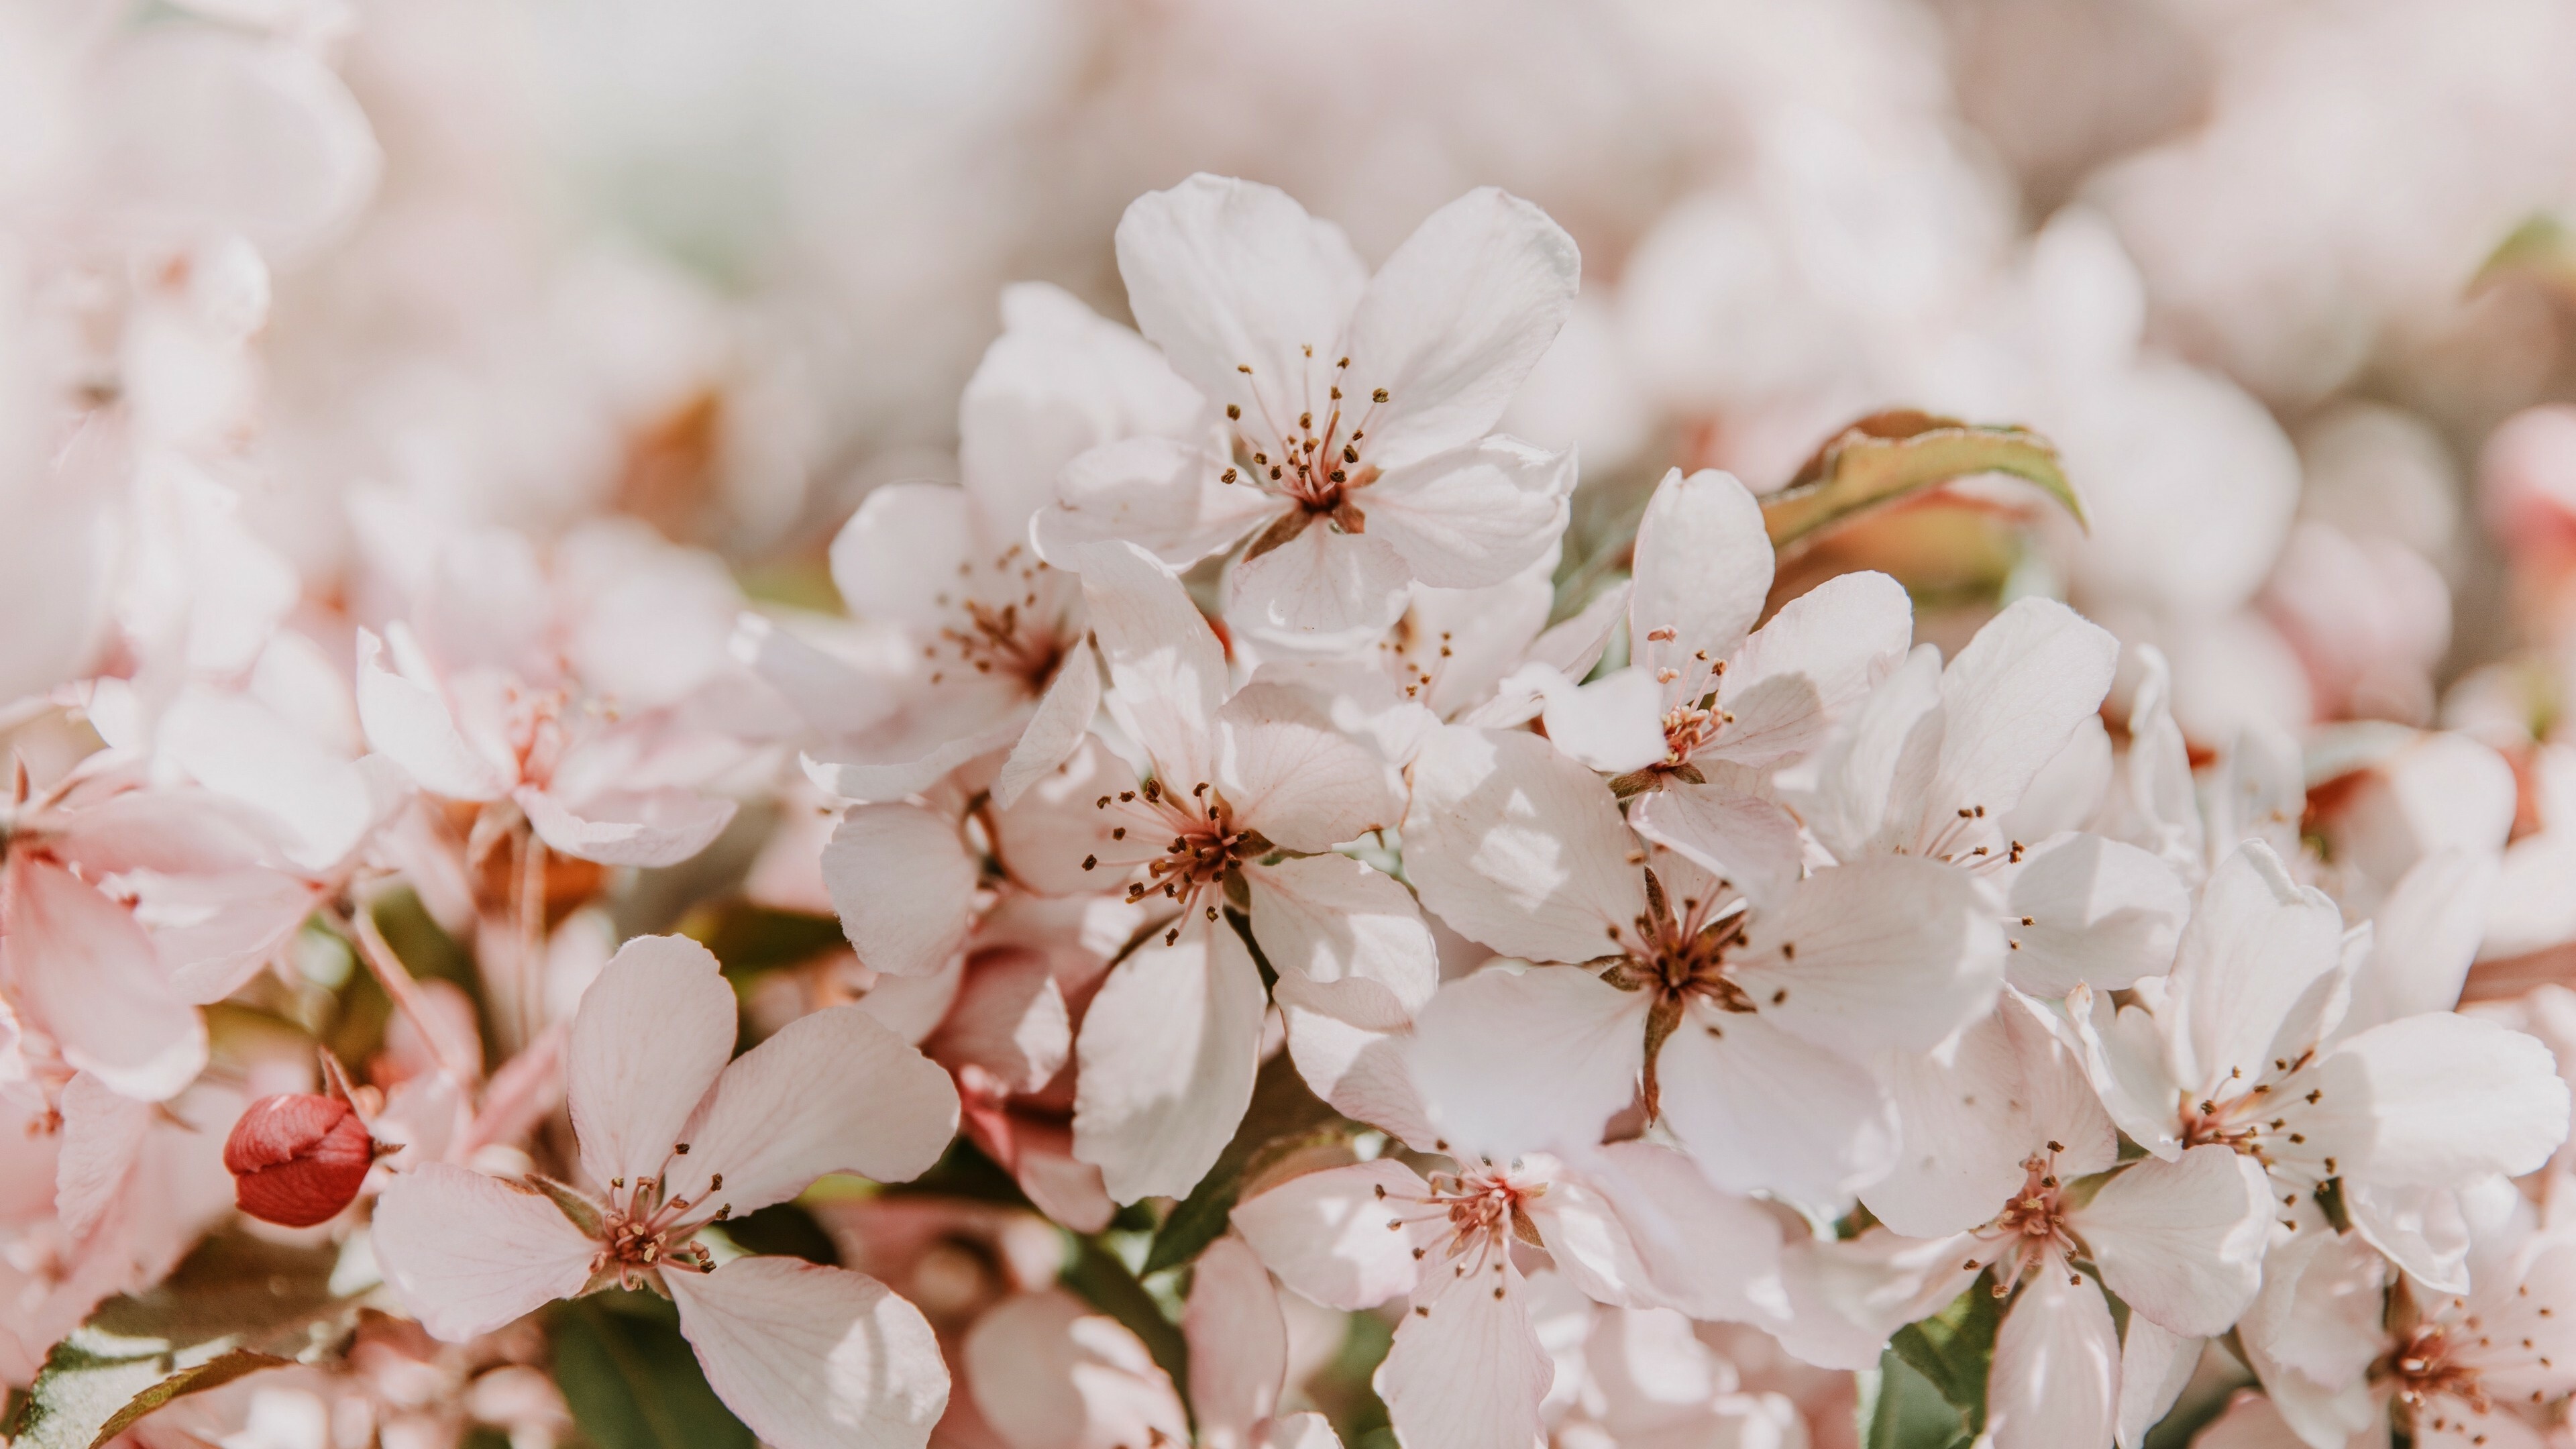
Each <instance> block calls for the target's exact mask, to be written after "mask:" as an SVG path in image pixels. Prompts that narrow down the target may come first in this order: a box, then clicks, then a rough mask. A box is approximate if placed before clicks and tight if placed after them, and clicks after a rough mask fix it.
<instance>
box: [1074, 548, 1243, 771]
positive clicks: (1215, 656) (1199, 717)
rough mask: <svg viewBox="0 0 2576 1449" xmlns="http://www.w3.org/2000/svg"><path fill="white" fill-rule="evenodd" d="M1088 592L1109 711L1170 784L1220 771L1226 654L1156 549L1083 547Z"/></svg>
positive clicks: (1079, 558)
mask: <svg viewBox="0 0 2576 1449" xmlns="http://www.w3.org/2000/svg"><path fill="white" fill-rule="evenodd" d="M1071 563H1072V566H1073V567H1075V568H1078V569H1080V570H1081V571H1082V598H1083V602H1084V604H1085V606H1086V607H1087V608H1088V609H1089V610H1090V614H1091V628H1092V634H1093V637H1095V638H1096V639H1098V640H1099V642H1100V653H1101V657H1103V658H1104V659H1106V660H1107V661H1108V663H1109V681H1110V685H1111V688H1112V693H1111V694H1110V696H1109V699H1108V705H1109V712H1110V713H1111V714H1112V715H1113V716H1115V717H1116V719H1117V720H1118V723H1119V725H1120V726H1121V727H1122V728H1124V729H1125V730H1126V731H1127V733H1128V734H1129V735H1131V736H1133V737H1134V738H1135V740H1136V742H1137V743H1138V744H1141V745H1143V746H1144V747H1145V753H1146V754H1148V755H1150V756H1152V757H1153V760H1154V765H1155V768H1156V769H1157V770H1158V771H1159V772H1160V773H1161V774H1162V775H1163V777H1164V781H1165V783H1166V784H1170V783H1172V782H1175V781H1180V782H1186V783H1190V784H1195V783H1196V782H1198V781H1200V780H1206V779H1211V778H1213V776H1214V766H1215V763H1216V762H1215V760H1214V758H1213V757H1212V753H1211V752H1212V740H1213V737H1214V732H1215V728H1216V711H1217V706H1218V705H1220V704H1223V703H1224V702H1225V697H1226V692H1227V690H1226V686H1227V679H1226V669H1225V651H1224V649H1223V648H1222V647H1220V646H1219V645H1218V643H1217V639H1216V635H1215V633H1214V632H1213V631H1211V630H1210V629H1209V628H1208V624H1207V620H1206V618H1205V617H1204V616H1202V615H1201V614H1200V613H1199V611H1198V606H1197V605H1196V604H1193V603H1191V602H1190V596H1189V595H1188V594H1187V593H1185V592H1183V590H1182V588H1181V581H1180V580H1179V579H1176V578H1174V577H1172V575H1171V573H1170V572H1169V571H1168V570H1166V569H1165V568H1164V567H1163V566H1162V565H1161V564H1159V563H1157V562H1155V561H1154V559H1153V557H1152V556H1151V555H1150V554H1147V553H1145V552H1144V551H1143V550H1141V549H1139V548H1137V547H1136V546H1135V545H1133V544H1124V543H1104V544H1095V545H1092V546H1090V547H1088V548H1085V549H1082V550H1081V551H1080V552H1079V553H1078V554H1076V555H1075V557H1074V558H1073V559H1072V561H1071Z"/></svg>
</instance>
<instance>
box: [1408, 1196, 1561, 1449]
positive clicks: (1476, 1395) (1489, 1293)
mask: <svg viewBox="0 0 2576 1449" xmlns="http://www.w3.org/2000/svg"><path fill="white" fill-rule="evenodd" d="M1389 1236H1393V1234H1389ZM1497 1265H1498V1266H1500V1267H1502V1268H1503V1269H1504V1270H1505V1271H1503V1272H1499V1273H1497V1272H1491V1271H1487V1272H1478V1273H1466V1274H1451V1273H1448V1272H1441V1273H1437V1274H1434V1275H1433V1281H1432V1283H1431V1284H1430V1285H1429V1291H1428V1292H1427V1293H1424V1294H1418V1295H1416V1302H1415V1303H1414V1306H1413V1309H1412V1311H1411V1312H1408V1313H1407V1314H1405V1316H1404V1320H1403V1322H1401V1323H1399V1324H1397V1325H1396V1330H1395V1346H1394V1347H1393V1348H1392V1349H1390V1350H1388V1352H1387V1356H1386V1361H1385V1362H1384V1363H1381V1364H1379V1365H1378V1369H1377V1375H1376V1379H1375V1383H1376V1386H1377V1392H1378V1397H1379V1398H1381V1399H1384V1400H1385V1401H1386V1409H1387V1416H1388V1417H1389V1418H1390V1419H1392V1420H1394V1423H1395V1432H1396V1433H1397V1434H1398V1435H1399V1436H1401V1438H1402V1440H1403V1442H1404V1443H1405V1444H1406V1445H1407V1446H1408V1449H1535V1446H1536V1445H1537V1444H1538V1442H1539V1414H1538V1406H1539V1401H1540V1400H1542V1399H1544V1398H1545V1397H1546V1396H1547V1390H1548V1385H1549V1384H1550V1383H1552V1382H1553V1381H1554V1380H1555V1377H1556V1365H1555V1362H1554V1361H1553V1360H1551V1359H1550V1358H1549V1357H1548V1354H1547V1350H1546V1349H1545V1348H1543V1347H1542V1346H1540V1343H1539V1338H1538V1333H1537V1331H1536V1330H1535V1329H1533V1328H1532V1327H1531V1326H1530V1296H1531V1290H1530V1285H1529V1284H1528V1283H1527V1282H1526V1281H1524V1280H1523V1279H1522V1278H1521V1275H1520V1273H1519V1272H1518V1271H1516V1270H1513V1269H1511V1267H1510V1265H1509V1263H1508V1261H1503V1260H1498V1264H1497ZM1426 1310H1427V1311H1426Z"/></svg>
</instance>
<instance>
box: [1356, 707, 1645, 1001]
mask: <svg viewBox="0 0 2576 1449" xmlns="http://www.w3.org/2000/svg"><path fill="white" fill-rule="evenodd" d="M1634 840H1635V837H1634V836H1633V835H1632V834H1631V833H1630V832H1629V830H1628V827H1627V823H1626V822H1625V821H1623V820H1621V819H1620V818H1619V807H1618V804H1617V802H1615V801H1614V800H1612V799H1611V797H1610V791H1609V789H1608V788H1607V787H1605V786H1604V785H1603V784H1602V783H1601V780H1600V778H1599V777H1598V776H1596V775H1594V774H1593V773H1592V772H1591V771H1589V770H1587V769H1585V768H1583V766H1581V765H1579V764H1577V763H1576V762H1574V761H1573V760H1571V759H1568V758H1566V756H1565V755H1564V754H1562V753H1561V752H1559V751H1558V750H1557V749H1556V748H1555V747H1554V746H1552V745H1550V744H1549V743H1548V742H1547V741H1545V740H1543V739H1540V738H1538V737H1537V736H1536V735H1530V734H1518V733H1514V734H1504V733H1497V732H1494V731H1488V730H1471V729H1463V728H1456V727H1451V728H1446V729H1442V730H1439V731H1437V732H1435V733H1433V734H1432V735H1431V736H1430V737H1429V738H1428V739H1426V740H1425V741H1424V742H1423V745H1422V749H1421V751H1420V753H1419V754H1417V755H1416V756H1415V757H1414V761H1413V803H1412V805H1411V807H1410V808H1409V809H1408V810H1407V811H1406V813H1405V817H1404V854H1405V861H1404V865H1405V876H1406V878H1407V879H1408V880H1410V881H1411V882H1412V883H1413V888H1414V889H1415V890H1417V891H1419V892H1421V895H1422V901H1423V904H1425V905H1427V906H1429V907H1430V908H1431V909H1432V910H1434V911H1436V912H1438V913H1439V914H1440V917H1441V919H1443V920H1445V921H1447V922H1448V923H1449V924H1450V925H1451V926H1452V927H1455V928H1456V929H1457V930H1458V931H1459V933H1460V934H1462V935H1465V936H1469V937H1471V938H1473V939H1475V940H1478V941H1481V942H1483V943H1484V944H1486V945H1488V946H1491V947H1493V948H1494V949H1495V950H1497V951H1501V952H1504V953H1505V954H1507V955H1514V956H1525V957H1528V958H1529V959H1531V960H1534V961H1588V960H1591V959H1592V958H1593V957H1595V956H1599V955H1601V954H1602V953H1603V952H1604V951H1606V950H1608V949H1609V941H1608V932H1609V928H1611V927H1613V926H1622V925H1625V924H1626V923H1627V922H1629V921H1631V920H1633V919H1634V918H1635V917H1636V916H1637V915H1639V914H1640V913H1641V912H1643V911H1644V910H1645V908H1646V888H1645V883H1644V881H1643V879H1642V878H1641V877H1640V876H1639V874H1638V872H1637V869H1636V867H1635V866H1633V865H1631V864H1629V862H1628V860H1627V857H1628V855H1629V853H1630V852H1632V851H1634V850H1635V848H1636V847H1635V844H1634Z"/></svg>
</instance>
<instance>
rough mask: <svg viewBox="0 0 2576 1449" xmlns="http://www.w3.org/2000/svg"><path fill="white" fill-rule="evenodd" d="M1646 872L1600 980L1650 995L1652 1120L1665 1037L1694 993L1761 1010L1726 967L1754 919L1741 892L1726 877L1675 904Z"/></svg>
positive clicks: (1646, 1083) (1658, 1111) (1783, 993)
mask: <svg viewBox="0 0 2576 1449" xmlns="http://www.w3.org/2000/svg"><path fill="white" fill-rule="evenodd" d="M1657 848H1658V849H1661V848H1662V847H1660V846H1659V847H1657ZM1645 877H1646V909H1645V912H1644V913H1643V914H1641V915H1639V916H1637V917H1636V918H1635V919H1634V920H1632V921H1631V922H1629V925H1628V928H1627V929H1624V930H1623V929H1621V928H1620V927H1618V926H1611V927H1609V928H1608V929H1609V936H1610V942H1611V945H1612V947H1613V949H1614V952H1615V954H1616V955H1617V956H1618V957H1619V958H1620V959H1618V960H1617V961H1616V962H1615V963H1614V964H1613V965H1611V967H1610V968H1609V969H1608V970H1606V971H1604V972H1602V973H1601V979H1602V980H1604V981H1607V982H1609V983H1610V984H1611V985H1613V986H1616V987H1618V988H1619V989H1620V990H1622V991H1645V992H1651V993H1652V994H1653V997H1654V1004H1653V1005H1651V1006H1649V1007H1648V1008H1647V1009H1646V1049H1645V1058H1646V1065H1645V1071H1644V1073H1643V1077H1642V1081H1641V1087H1642V1091H1643V1094H1644V1100H1645V1108H1646V1116H1647V1119H1648V1120H1650V1121H1651V1120H1653V1119H1655V1118H1657V1117H1660V1116H1661V1115H1663V1080H1662V1077H1661V1075H1660V1071H1659V1065H1658V1064H1659V1063H1660V1062H1661V1060H1662V1058H1663V1054H1664V1043H1665V1042H1666V1041H1668V1040H1670V1039H1671V1037H1672V1034H1673V1033H1674V1032H1675V1031H1677V1030H1679V1029H1680V1027H1681V1024H1682V1017H1683V1016H1684V1014H1685V1012H1686V1011H1687V1009H1688V1007H1689V1005H1690V1003H1691V1002H1692V1001H1693V1000H1697V1001H1699V1002H1701V1003H1702V1004H1704V1005H1706V1006H1708V1007H1711V1008H1713V1009H1715V1010H1718V1011H1724V1012H1751V1011H1759V1010H1761V1003H1759V1002H1757V1001H1755V1000H1754V999H1753V995H1752V993H1750V992H1748V991H1746V990H1745V989H1744V986H1743V983H1741V982H1739V981H1737V980H1736V979H1735V978H1734V977H1733V976H1732V975H1731V974H1729V972H1728V970H1727V953H1728V952H1729V951H1731V950H1733V949H1734V948H1735V947H1736V946H1738V945H1740V944H1742V943H1743V940H1744V934H1745V929H1746V927H1747V926H1749V925H1750V924H1751V921H1752V912H1751V910H1750V909H1749V908H1748V907H1747V906H1746V904H1745V901H1744V898H1743V897H1742V896H1739V895H1736V894H1734V893H1733V891H1732V890H1731V889H1730V887H1729V885H1728V883H1727V882H1726V881H1723V880H1721V881H1718V882H1717V883H1716V890H1715V892H1714V893H1713V894H1711V895H1710V896H1709V897H1708V898H1707V899H1701V898H1700V897H1697V896H1684V897H1682V898H1681V900H1680V902H1679V909H1678V910H1676V909H1675V902H1673V901H1672V900H1671V899H1670V898H1668V897H1667V896H1666V895H1665V893H1664V883H1663V881H1662V879H1661V878H1659V877H1658V876H1657V875H1656V874H1655V872H1654V871H1653V870H1652V869H1648V870H1647V871H1646V872H1645ZM1782 949H1783V950H1794V949H1795V948H1793V947H1786V946H1784V947H1783V948H1782ZM1787 997H1788V992H1787V990H1786V989H1785V988H1784V989H1782V990H1780V991H1778V992H1775V993H1773V995H1772V998H1771V1001H1772V1004H1773V1005H1775V1006H1776V1005H1778V1004H1780V1003H1781V1002H1782V1001H1784V1000H1786V999H1787ZM1707 1030H1708V1034H1709V1035H1711V1036H1720V1037H1722V1036H1724V1035H1725V1034H1726V1032H1725V1028H1723V1027H1719V1026H1715V1025H1711V1026H1709V1027H1708V1028H1707Z"/></svg>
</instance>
